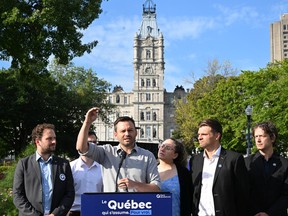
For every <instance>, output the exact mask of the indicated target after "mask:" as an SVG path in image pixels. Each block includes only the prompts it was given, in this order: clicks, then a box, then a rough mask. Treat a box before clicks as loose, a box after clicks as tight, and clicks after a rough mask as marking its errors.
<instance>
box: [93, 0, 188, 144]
mask: <svg viewBox="0 0 288 216" xmlns="http://www.w3.org/2000/svg"><path fill="white" fill-rule="evenodd" d="M133 50H134V54H133V70H134V85H133V90H132V92H125V91H124V89H123V88H122V87H121V86H115V87H114V89H113V91H112V92H111V93H109V94H108V98H107V99H108V101H109V103H112V104H114V105H116V109H115V112H114V113H113V114H111V115H110V116H108V118H109V120H110V122H111V124H105V123H104V122H102V121H101V120H100V119H98V120H96V122H95V127H96V133H97V136H98V137H99V139H100V140H101V141H115V137H114V136H113V124H112V122H114V121H115V120H116V118H117V117H118V116H130V117H132V118H133V119H134V121H135V124H136V126H137V128H138V130H137V132H138V136H137V141H138V142H146V143H154V144H158V143H159V141H161V140H164V139H167V138H169V137H171V136H172V133H173V131H174V130H175V128H176V124H175V121H174V113H175V101H177V100H183V101H185V100H186V99H185V98H186V92H185V90H184V88H183V87H182V86H178V85H177V86H176V88H175V90H174V92H166V90H165V88H164V69H165V67H164V66H165V62H164V38H163V35H162V33H161V32H160V30H159V28H158V25H157V20H156V5H155V4H154V3H153V2H152V0H146V1H145V3H144V5H143V14H142V23H141V26H140V29H139V31H138V32H137V33H136V34H135V36H134V43H133Z"/></svg>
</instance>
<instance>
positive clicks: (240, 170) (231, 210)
mask: <svg viewBox="0 0 288 216" xmlns="http://www.w3.org/2000/svg"><path fill="white" fill-rule="evenodd" d="M198 127H199V128H198V141H199V144H200V147H201V148H202V149H204V151H203V152H202V153H200V154H197V155H193V156H192V157H191V159H190V167H191V170H190V171H191V173H192V182H193V185H194V196H193V205H194V206H193V209H194V210H195V212H194V213H193V215H199V216H208V215H209V216H214V215H216V216H218V215H221V216H222V215H223V216H224V215H227V216H246V215H247V207H248V198H249V178H248V172H247V169H246V166H245V162H244V157H243V156H242V155H241V154H239V153H237V152H234V151H230V150H226V149H225V148H223V147H222V146H221V144H220V142H221V138H222V126H221V124H220V122H219V121H218V120H216V119H205V120H203V121H202V122H200V123H199V125H198Z"/></svg>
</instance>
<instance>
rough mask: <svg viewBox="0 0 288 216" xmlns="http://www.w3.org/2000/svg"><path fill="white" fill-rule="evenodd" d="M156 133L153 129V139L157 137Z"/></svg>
mask: <svg viewBox="0 0 288 216" xmlns="http://www.w3.org/2000/svg"><path fill="white" fill-rule="evenodd" d="M156 135H157V131H156V128H153V138H156V137H157V136H156Z"/></svg>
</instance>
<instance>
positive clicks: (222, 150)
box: [213, 147, 226, 185]
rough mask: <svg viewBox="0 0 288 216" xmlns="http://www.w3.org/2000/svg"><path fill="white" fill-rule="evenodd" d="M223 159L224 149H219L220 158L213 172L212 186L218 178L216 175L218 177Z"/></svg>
mask: <svg viewBox="0 0 288 216" xmlns="http://www.w3.org/2000/svg"><path fill="white" fill-rule="evenodd" d="M225 158H226V149H224V148H223V147H221V152H220V156H219V159H218V163H217V166H216V170H215V175H214V180H213V185H214V184H215V182H216V180H217V178H218V175H219V173H220V171H221V169H222V168H223V165H224V161H225Z"/></svg>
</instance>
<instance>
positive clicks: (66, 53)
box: [0, 0, 102, 69]
mask: <svg viewBox="0 0 288 216" xmlns="http://www.w3.org/2000/svg"><path fill="white" fill-rule="evenodd" d="M101 3H102V0H78V1H70V0H60V1H55V0H45V1H41V0H27V1H19V0H3V1H1V4H0V15H1V16H0V59H1V60H11V67H12V68H20V67H23V66H24V65H30V66H31V65H33V64H35V65H37V66H38V67H40V68H42V69H43V68H45V67H46V66H47V64H48V58H49V57H50V56H51V55H54V56H55V57H56V58H57V59H58V60H59V62H60V63H61V64H67V63H68V62H69V61H70V60H71V59H73V58H74V57H75V56H82V55H83V54H84V52H88V53H89V52H91V50H92V49H93V48H94V47H95V46H96V44H97V41H96V40H94V41H91V42H89V43H86V44H82V41H81V39H82V37H83V33H82V31H83V30H84V29H86V28H87V27H88V26H89V25H90V24H91V23H92V21H93V20H95V19H96V18H98V16H99V14H100V13H101V12H102V10H101Z"/></svg>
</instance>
